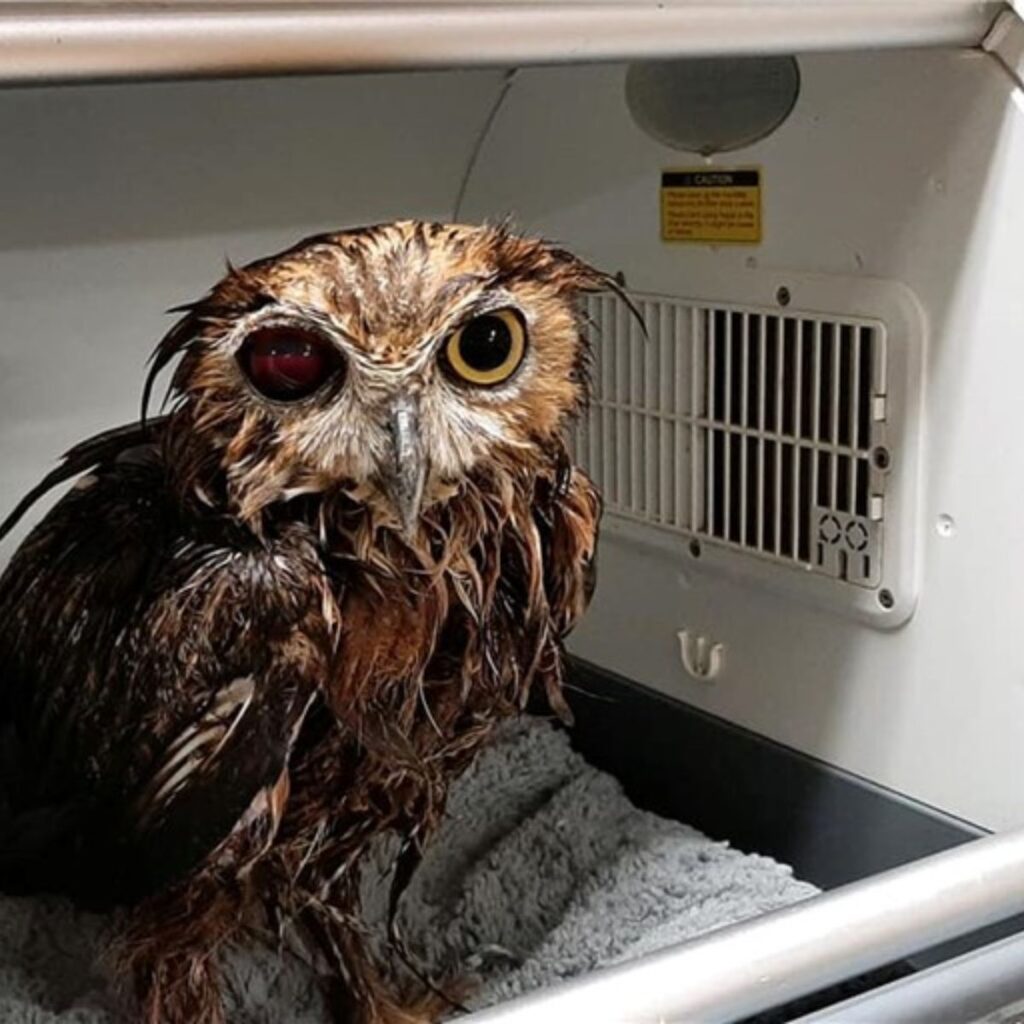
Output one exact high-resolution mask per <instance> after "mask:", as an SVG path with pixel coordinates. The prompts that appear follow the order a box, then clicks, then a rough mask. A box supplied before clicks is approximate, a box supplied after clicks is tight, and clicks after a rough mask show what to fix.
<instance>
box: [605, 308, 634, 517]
mask: <svg viewBox="0 0 1024 1024" xmlns="http://www.w3.org/2000/svg"><path fill="white" fill-rule="evenodd" d="M610 301H611V302H612V308H613V309H614V311H615V312H614V316H615V399H614V400H615V403H616V405H615V408H616V410H617V411H616V413H615V452H616V455H617V459H616V467H615V479H616V483H617V488H616V498H617V500H618V504H619V505H620V507H622V508H629V509H632V508H633V476H632V473H631V472H630V466H629V461H630V454H631V447H630V437H631V434H632V430H631V427H632V423H633V417H632V414H631V411H630V408H629V406H628V405H627V403H629V402H631V401H632V399H633V395H632V391H631V390H630V378H631V377H632V376H633V374H632V368H633V364H632V360H631V356H630V351H629V318H630V312H629V310H628V309H627V308H626V306H625V305H624V304H623V303H621V302H619V301H618V300H617V299H612V300H610Z"/></svg>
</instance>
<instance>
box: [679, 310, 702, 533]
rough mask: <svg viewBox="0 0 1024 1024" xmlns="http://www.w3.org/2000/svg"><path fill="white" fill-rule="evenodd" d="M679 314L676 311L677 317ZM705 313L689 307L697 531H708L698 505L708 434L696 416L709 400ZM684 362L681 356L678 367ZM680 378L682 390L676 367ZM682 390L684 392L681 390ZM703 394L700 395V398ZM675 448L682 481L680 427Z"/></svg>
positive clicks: (692, 523)
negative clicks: (699, 426) (701, 429)
mask: <svg viewBox="0 0 1024 1024" xmlns="http://www.w3.org/2000/svg"><path fill="white" fill-rule="evenodd" d="M679 315H680V314H679V312H677V314H676V316H677V317H678V316H679ZM706 316H707V313H706V311H704V310H702V309H700V308H699V307H698V306H692V307H691V308H690V362H689V372H690V381H689V383H690V405H689V408H688V410H687V412H688V414H689V417H690V522H689V527H690V529H691V530H692V531H693V532H694V533H697V532H698V531H699V530H701V529H702V528H703V529H704V531H705V532H707V523H702V522H701V508H705V509H706V508H707V495H706V494H705V487H704V467H705V465H709V464H710V463H708V462H707V453H706V452H705V451H704V444H702V442H704V441H705V438H707V437H710V436H711V435H710V434H709V433H708V432H707V431H703V432H702V431H700V430H698V429H697V417H698V416H699V415H703V413H705V412H708V407H707V403H708V402H709V401H710V399H709V397H708V386H707V381H708V378H707V377H706V375H705V372H704V367H705V362H704V360H705V345H706V344H707V339H706V338H705V336H704V331H703V330H702V324H704V323H705V322H706V321H705V317H706ZM683 365H684V363H683V362H682V359H681V358H680V362H679V367H680V368H681V367H682V366H683ZM676 373H677V375H678V377H679V384H678V386H679V388H680V389H681V390H682V389H683V386H684V384H685V381H684V380H683V377H682V373H681V372H680V369H677V370H676ZM684 393H685V391H684ZM702 396H703V398H702ZM677 440H678V451H677V453H676V459H677V460H678V461H677V462H676V467H677V469H676V471H677V472H678V473H679V479H680V481H682V480H683V479H684V475H683V472H682V467H683V451H684V448H683V445H684V444H685V439H684V437H683V433H682V430H681V429H680V430H679V433H678V438H677ZM705 443H706V442H705ZM683 498H684V495H683V494H682V492H680V494H679V500H680V503H681V504H680V511H679V518H680V525H682V517H683V514H684V513H683V508H684V507H685V506H684V505H683V504H682V501H683Z"/></svg>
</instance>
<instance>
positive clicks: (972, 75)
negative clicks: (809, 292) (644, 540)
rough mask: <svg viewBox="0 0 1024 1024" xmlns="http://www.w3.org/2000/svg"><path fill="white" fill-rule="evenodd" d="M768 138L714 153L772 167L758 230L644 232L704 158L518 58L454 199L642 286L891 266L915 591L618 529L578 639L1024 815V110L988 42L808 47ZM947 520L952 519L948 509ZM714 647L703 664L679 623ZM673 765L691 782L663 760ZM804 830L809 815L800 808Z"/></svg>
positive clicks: (920, 794)
mask: <svg viewBox="0 0 1024 1024" xmlns="http://www.w3.org/2000/svg"><path fill="white" fill-rule="evenodd" d="M800 64H801V69H802V74H803V89H802V94H801V96H800V99H799V101H798V103H797V106H796V108H795V111H794V113H793V115H792V116H791V118H790V119H789V121H788V122H786V123H785V124H784V125H783V126H782V128H781V129H780V130H779V131H778V132H777V133H776V134H774V135H772V136H771V137H770V138H768V139H767V140H765V141H763V142H762V143H759V144H757V145H755V146H753V147H751V148H750V149H747V150H744V151H742V152H739V153H735V154H730V155H729V156H728V157H727V158H722V159H719V160H717V161H715V163H717V164H720V165H723V166H729V165H730V164H731V165H734V166H735V165H739V166H743V165H750V164H756V165H760V166H761V167H762V168H763V171H764V182H765V186H764V187H765V211H764V221H765V227H764V243H763V244H762V245H760V246H758V247H754V248H750V247H732V248H729V247H721V248H718V249H712V248H710V247H707V246H703V247H701V246H688V245H671V244H669V245H666V244H662V243H661V242H660V241H659V226H658V183H659V172H660V171H661V169H662V168H673V167H687V166H693V165H694V164H697V165H698V166H699V165H700V162H701V161H700V158H694V157H692V156H690V157H687V155H685V154H681V153H676V152H673V151H671V150H668V149H665V148H663V147H662V146H660V145H659V144H657V143H655V142H653V141H652V140H650V139H649V138H647V137H646V136H645V135H643V134H642V133H641V132H640V131H639V130H638V129H637V128H636V127H635V125H634V124H633V123H632V121H631V119H630V117H629V114H628V112H627V110H626V107H625V103H624V100H623V88H622V85H623V70H622V69H621V68H616V67H606V68H590V69H586V70H582V69H581V70H535V71H530V72H523V73H522V74H521V75H520V77H519V78H518V79H517V81H516V82H515V84H514V86H513V88H512V90H511V92H510V94H509V96H508V99H507V102H506V104H505V106H504V108H503V110H502V112H501V115H500V117H499V118H498V120H497V122H496V124H495V128H494V132H493V133H492V135H491V137H490V139H489V141H488V144H487V145H486V146H485V148H484V150H483V152H482V155H481V159H480V162H479V164H478V166H477V170H476V174H475V175H474V178H473V181H472V185H471V188H470V191H469V195H468V200H469V201H468V203H467V208H466V212H467V215H468V216H470V217H474V218H475V217H479V216H482V215H489V214H493V213H497V212H503V211H514V212H515V213H516V214H517V216H518V218H519V222H520V224H521V225H522V227H524V228H525V229H527V230H530V231H541V232H544V233H547V234H551V235H554V236H557V237H558V238H560V239H562V240H563V241H565V242H566V243H567V244H568V245H570V246H572V247H575V248H576V249H577V250H579V251H581V253H583V254H584V255H586V256H587V257H589V258H590V259H592V260H593V261H595V262H596V263H598V264H600V265H602V266H604V267H607V268H609V269H611V270H618V269H621V270H623V271H624V272H625V274H626V276H627V279H628V281H629V283H630V285H631V286H633V287H634V288H637V289H639V290H642V291H652V292H659V293H664V294H670V295H671V294H680V295H690V294H692V290H693V289H692V287H691V286H690V284H689V282H690V281H691V280H692V279H699V280H708V279H714V280H715V281H716V290H718V291H727V290H728V287H729V282H730V281H736V282H738V284H737V287H741V286H742V285H741V282H742V280H743V276H744V275H745V274H747V275H749V274H751V273H752V271H751V269H750V266H749V264H748V261H749V260H750V259H751V258H753V259H754V260H755V261H756V263H757V265H758V272H759V273H760V272H761V271H762V270H764V269H767V270H770V271H771V270H777V271H779V272H780V273H779V278H780V283H781V282H784V281H785V278H786V275H790V274H797V275H798V274H799V273H800V272H804V271H813V272H823V273H829V274H838V275H855V276H857V275H863V276H873V277H879V278H884V279H890V280H895V281H899V282H903V283H904V284H905V285H907V286H908V287H909V288H910V289H911V290H912V291H913V292H914V293H915V295H916V296H917V299H918V300H919V302H920V304H921V306H922V307H923V309H924V312H925V317H926V323H927V334H928V338H927V353H926V357H927V367H926V381H925V401H926V405H927V413H926V422H925V425H924V468H923V479H922V481H921V488H920V494H921V501H920V509H919V515H918V522H919V530H918V535H919V545H920V549H919V559H918V565H919V573H920V580H919V583H918V588H919V603H918V607H917V610H916V614H915V615H914V617H913V619H912V620H911V621H910V622H909V624H908V625H907V626H905V627H904V628H902V629H900V630H896V631H893V632H883V631H879V630H876V629H872V628H870V627H865V626H860V625H857V624H855V623H853V622H851V621H849V620H847V619H844V618H842V617H840V616H837V615H834V614H831V613H828V612H825V611H821V610H815V609H813V608H810V607H808V606H806V605H805V604H801V603H799V602H796V601H791V600H787V599H785V598H782V597H779V596H778V595H777V594H776V593H773V592H770V591H766V590H763V589H759V588H757V587H754V586H751V585H749V584H742V583H737V582H736V581H735V580H730V579H727V578H725V577H722V576H717V575H715V574H713V573H709V572H708V571H707V570H706V569H704V568H702V566H701V563H700V562H697V561H694V560H693V559H690V558H688V557H687V556H686V554H685V547H684V545H680V547H679V555H678V557H677V558H675V559H671V558H666V557H665V555H664V552H661V551H659V552H652V551H649V550H645V549H644V547H642V546H638V545H635V544H633V543H630V542H628V541H623V540H621V539H618V538H616V537H613V536H611V535H610V534H609V535H608V536H606V538H605V541H604V544H603V546H602V551H601V565H600V568H599V575H600V583H599V587H598V598H597V601H596V605H595V607H594V608H593V610H592V612H591V614H590V615H589V616H588V618H587V619H586V621H585V623H584V625H583V627H582V628H581V629H580V631H579V634H578V636H577V638H576V640H575V649H576V650H577V651H578V652H579V653H581V654H582V655H584V656H586V657H587V658H590V659H592V660H594V661H596V662H598V663H600V664H603V665H605V666H608V667H610V668H612V669H614V670H616V671H618V672H620V673H622V674H624V675H626V676H629V677H632V678H634V679H637V680H639V681H642V682H644V683H647V684H650V685H653V686H655V687H657V688H658V689H660V690H662V691H664V692H666V693H668V694H670V695H672V696H674V697H677V698H679V699H682V700H685V701H688V702H690V703H692V704H694V705H696V706H698V707H700V708H704V709H706V710H708V711H710V712H713V713H714V714H717V715H721V716H723V717H725V718H727V719H730V720H732V721H735V722H738V723H741V724H742V725H745V726H748V727H750V728H752V729H754V730H756V731H758V732H761V733H763V734H766V735H768V736H770V737H773V738H775V739H777V740H780V741H782V742H784V743H787V744H790V745H792V746H794V747H797V748H799V749H801V750H803V751H806V752H808V753H811V754H813V755H817V756H819V757H821V758H824V759H826V760H828V761H830V762H832V763H835V764H838V765H840V766H842V767H843V768H846V769H849V770H851V771H854V772H857V773H860V774H862V775H864V776H866V777H868V778H870V779H872V780H875V781H877V782H880V783H883V784H885V785H887V786H891V787H892V788H894V789H896V790H899V791H901V792H903V793H906V794H909V795H911V796H913V797H915V798H917V799H919V800H923V801H926V802H929V803H932V804H934V805H937V806H938V807H941V808H943V809H944V810H946V811H949V812H952V813H954V814H959V815H962V816H964V817H966V818H968V819H971V820H973V821H975V822H977V823H979V824H982V825H985V826H989V827H996V828H999V827H1005V826H1008V825H1011V824H1021V823H1024V788H1022V787H1021V784H1020V781H1019V772H1020V764H1021V749H1022V744H1024V644H1022V636H1024V629H1022V623H1024V528H1022V508H1024V422H1022V419H1021V411H1022V409H1024V400H1022V387H1024V287H1022V281H1024V278H1022V271H1021V266H1022V264H1021V256H1020V240H1021V238H1024V117H1022V113H1021V106H1020V96H1019V93H1016V92H1015V91H1014V89H1013V83H1012V80H1011V79H1010V77H1009V76H1008V75H1007V74H1006V72H1005V71H1004V70H1003V69H1002V68H1001V67H1000V65H998V64H997V63H996V61H995V60H994V59H993V58H991V57H989V56H986V55H984V54H982V53H981V52H930V53H929V52H914V53H910V52H894V53H887V54H875V55H868V54H852V55H835V56H820V57H808V58H804V59H801V62H800ZM940 516H951V517H952V518H953V521H954V523H955V532H954V533H953V535H952V536H942V535H940V532H939V530H938V528H937V527H938V522H939V517H940ZM683 628H686V629H689V630H691V631H695V632H697V633H701V634H705V635H707V636H709V637H711V638H712V639H714V640H716V641H720V642H721V643H723V644H724V645H725V649H726V660H725V669H724V671H723V673H722V675H721V677H720V678H719V679H718V680H717V681H715V682H713V683H705V682H698V681H696V680H694V679H692V678H690V677H689V676H688V675H687V674H686V673H685V672H684V670H683V668H682V666H681V664H680V659H679V653H678V642H677V639H676V633H677V631H678V630H680V629H683ZM673 781H675V782H676V783H677V784H678V785H684V786H685V785H687V784H688V783H687V780H685V779H680V780H673ZM808 827H812V826H811V824H810V823H809V825H808Z"/></svg>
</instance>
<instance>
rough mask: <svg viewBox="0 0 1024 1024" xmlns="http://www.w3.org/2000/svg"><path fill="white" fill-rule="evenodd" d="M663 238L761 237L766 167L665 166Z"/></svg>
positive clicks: (748, 240)
mask: <svg viewBox="0 0 1024 1024" xmlns="http://www.w3.org/2000/svg"><path fill="white" fill-rule="evenodd" d="M661 239H662V241H663V242H739V243H746V244H750V243H756V242H760V241H761V172H760V170H757V169H756V168H745V169H743V170H733V171H726V170H718V169H715V168H703V169H701V170H699V171H697V170H694V171H664V172H663V173H662V175H661Z"/></svg>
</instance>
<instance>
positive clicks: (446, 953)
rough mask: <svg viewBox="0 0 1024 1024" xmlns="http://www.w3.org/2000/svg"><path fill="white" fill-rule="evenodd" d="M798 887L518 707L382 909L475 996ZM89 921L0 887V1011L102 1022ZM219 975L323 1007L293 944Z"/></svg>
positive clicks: (370, 870)
mask: <svg viewBox="0 0 1024 1024" xmlns="http://www.w3.org/2000/svg"><path fill="white" fill-rule="evenodd" d="M678 784H679V785H685V784H686V781H685V780H679V782H678ZM388 854H389V850H388V848H387V844H382V846H381V848H380V850H379V851H378V855H377V856H376V857H375V858H374V862H372V863H371V864H370V865H368V867H367V869H366V870H365V872H364V876H363V888H364V896H365V901H366V907H367V916H368V919H369V921H370V923H371V926H372V927H375V928H376V929H377V932H378V934H380V929H381V927H382V922H383V917H384V906H385V896H386V891H387V878H386V865H387V863H388ZM815 892H816V890H815V889H814V887H813V886H811V885H808V884H806V883H803V882H799V881H796V880H795V879H794V878H793V876H792V873H791V871H790V869H789V868H787V867H785V866H783V865H781V864H777V863H776V862H775V861H773V860H770V859H768V858H766V857H760V856H757V855H755V854H744V853H740V852H738V851H736V850H733V849H730V848H729V846H728V845H727V844H725V843H719V842H713V841H711V840H710V839H708V838H706V837H705V836H703V835H701V834H700V833H699V832H697V831H695V830H694V829H692V828H689V827H687V826H686V825H680V824H677V823H676V822H672V821H666V820H665V819H663V818H659V817H657V816H655V815H653V814H648V813H646V812H644V811H640V810H638V809H637V808H636V807H634V806H633V805H632V804H631V803H630V802H629V800H628V799H627V798H626V796H625V795H624V794H623V792H622V790H621V788H620V787H619V785H618V783H617V782H616V781H615V780H614V779H613V778H611V777H610V776H608V775H606V774H604V773H602V772H599V771H597V770H596V769H594V768H592V767H590V766H589V765H588V764H587V763H586V762H585V761H584V760H583V759H582V758H581V757H579V755H577V754H576V753H575V752H573V750H572V749H571V748H570V746H569V742H568V739H567V737H566V735H565V733H564V732H562V731H560V730H558V729H556V728H554V727H553V726H551V725H549V724H547V723H544V722H538V721H523V722H520V723H516V724H514V725H512V726H511V727H509V728H507V729H505V730H504V731H503V732H502V733H501V734H500V735H499V737H498V739H497V741H496V742H495V743H494V744H493V745H492V746H491V747H490V748H489V749H488V750H486V751H485V752H484V753H483V754H482V755H481V756H480V758H479V759H478V761H477V763H476V764H475V766H474V767H473V769H472V770H471V771H470V772H469V773H467V775H466V776H465V777H464V778H463V779H462V780H461V782H460V783H459V784H458V785H457V786H456V788H455V790H454V791H453V793H452V798H451V801H450V806H449V814H448V817H447V820H446V822H445V824H444V826H443V828H442V829H441V831H440V833H439V834H438V836H437V837H436V839H435V841H434V843H433V845H432V846H431V848H430V851H429V852H428V854H427V857H426V859H425V861H424V863H423V864H422V866H421V868H420V869H419V871H418V872H417V874H416V875H415V877H414V880H413V883H412V885H411V887H410V888H409V890H408V891H407V893H406V894H405V896H404V897H403V901H402V908H401V912H400V921H401V924H402V931H403V933H404V934H405V935H406V937H407V940H408V942H409V945H410V946H411V948H412V950H413V951H414V952H415V954H416V955H417V956H418V957H419V958H421V962H422V964H423V966H424V967H425V968H426V969H427V970H428V971H431V972H437V973H442V972H447V971H456V972H458V973H460V974H465V973H471V974H473V975H474V976H475V977H478V978H479V979H480V985H479V987H478V988H477V989H476V990H475V991H474V993H473V995H472V997H471V998H470V999H469V1003H470V1005H471V1006H474V1007H480V1006H485V1005H488V1004H490V1003H494V1002H497V1001H500V1000H504V999H508V998H510V997H511V996H514V995H517V994H519V993H522V992H526V991H529V990H530V989H534V988H537V987H539V986H546V985H551V984H554V983H556V982H558V981H559V980H561V979H564V978H569V977H573V976H574V975H578V974H581V973H585V972H586V971H589V970H593V969H594V968H595V967H599V966H602V965H605V964H611V963H616V962H618V961H621V960H628V959H630V958H632V957H636V956H639V955H641V954H643V953H647V952H650V951H652V950H655V949H659V948H661V947H663V946H666V945H670V944H672V943H675V942H680V941H682V940H684V939H688V938H692V937H693V936H696V935H702V934H704V933H706V932H709V931H711V930H712V929H714V928H720V927H722V926H723V925H727V924H731V923H733V922H735V921H739V920H742V919H743V918H747V917H752V916H754V915H756V914H761V913H764V912H765V911H768V910H773V909H776V908H778V907H782V906H785V905H787V904H790V903H793V902H795V901H797V900H800V899H804V898H806V897H808V896H811V895H813V894H814V893H815ZM104 926H105V922H104V921H103V919H102V918H99V917H96V916H92V915H86V914H79V913H76V912H75V911H74V910H73V909H72V908H71V907H69V906H68V905H67V903H65V902H64V901H61V900H56V899H31V900H27V899H8V898H2V897H0V1021H3V1022H4V1024H57V1022H60V1024H114V1022H115V1021H120V1020H121V1019H122V1018H121V1017H119V1016H118V1015H117V1013H116V1012H115V1010H114V1005H115V1004H114V1002H113V1000H112V999H111V997H110V996H109V995H108V992H107V985H106V979H105V978H104V977H103V974H102V972H101V971H100V970H99V969H97V968H96V967H95V966H93V957H94V954H95V952H96V950H97V949H98V948H99V945H100V943H101V941H102V933H103V929H104ZM226 978H227V985H226V988H227V999H228V1003H229V1006H230V1012H229V1018H230V1020H231V1021H232V1024H283V1022H287V1024H323V1022H324V1021H325V1019H326V1018H325V1015H324V1013H323V1007H322V1004H321V1002H320V995H319V993H318V991H317V989H316V986H315V985H313V984H312V979H311V975H310V974H309V972H308V970H307V969H306V968H305V967H304V966H303V965H302V964H300V963H298V962H297V961H296V960H295V959H294V958H290V957H287V956H286V957H282V956H279V955H278V954H277V953H276V952H273V951H267V950H246V949H240V950H236V951H234V952H233V953H232V954H231V955H230V957H229V958H228V963H227V965H226Z"/></svg>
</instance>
